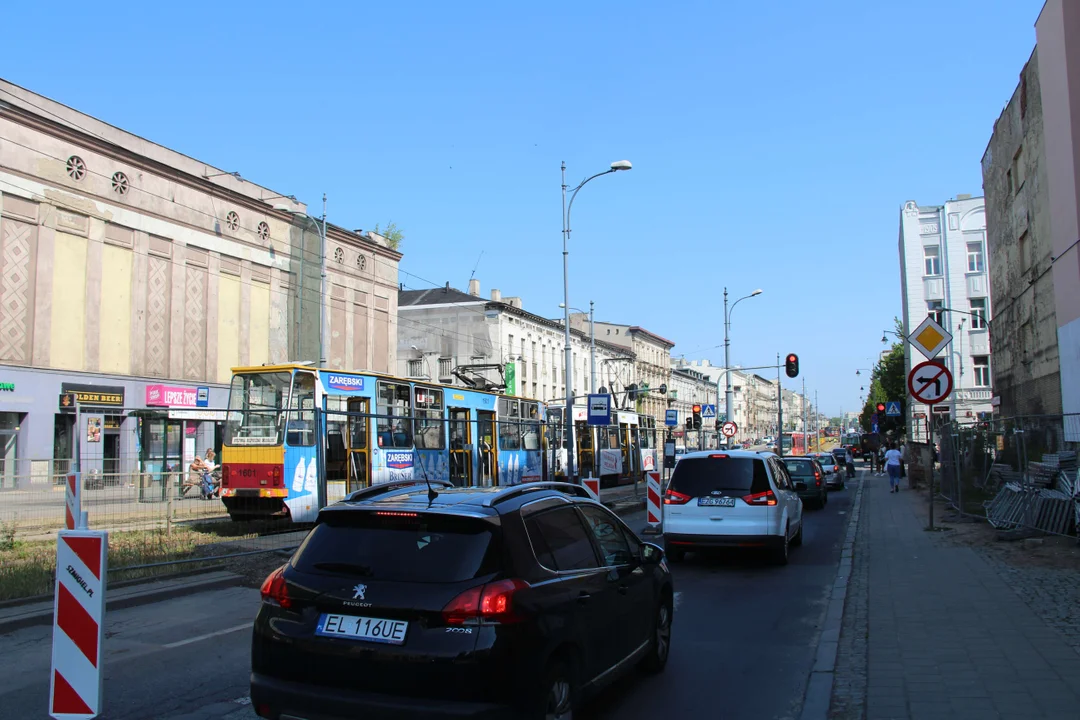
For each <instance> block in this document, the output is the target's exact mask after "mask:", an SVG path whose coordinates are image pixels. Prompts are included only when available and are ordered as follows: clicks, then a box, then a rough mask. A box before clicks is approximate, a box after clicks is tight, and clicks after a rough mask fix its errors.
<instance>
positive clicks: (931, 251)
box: [923, 245, 941, 275]
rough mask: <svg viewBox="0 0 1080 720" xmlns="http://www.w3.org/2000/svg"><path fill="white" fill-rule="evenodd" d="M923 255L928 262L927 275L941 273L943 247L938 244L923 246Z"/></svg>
mask: <svg viewBox="0 0 1080 720" xmlns="http://www.w3.org/2000/svg"><path fill="white" fill-rule="evenodd" d="M923 257H924V259H925V262H926V268H925V270H926V272H925V273H924V274H925V275H940V274H941V248H940V247H938V246H937V245H927V246H925V247H923Z"/></svg>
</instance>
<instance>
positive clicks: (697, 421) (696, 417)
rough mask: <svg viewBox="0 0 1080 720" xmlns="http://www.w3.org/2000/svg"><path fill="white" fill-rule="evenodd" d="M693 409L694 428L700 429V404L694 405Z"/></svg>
mask: <svg viewBox="0 0 1080 720" xmlns="http://www.w3.org/2000/svg"><path fill="white" fill-rule="evenodd" d="M693 411H694V429H695V430H700V429H701V406H700V405H695V406H694V407H693Z"/></svg>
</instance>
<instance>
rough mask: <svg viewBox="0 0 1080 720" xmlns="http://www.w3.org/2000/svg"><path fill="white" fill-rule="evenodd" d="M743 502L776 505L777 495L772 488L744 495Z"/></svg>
mask: <svg viewBox="0 0 1080 720" xmlns="http://www.w3.org/2000/svg"><path fill="white" fill-rule="evenodd" d="M743 502H744V503H746V504H747V505H775V504H776V496H775V495H773V491H772V490H766V491H765V492H759V493H753V494H752V495H743Z"/></svg>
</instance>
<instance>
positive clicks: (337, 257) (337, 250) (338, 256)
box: [334, 248, 345, 263]
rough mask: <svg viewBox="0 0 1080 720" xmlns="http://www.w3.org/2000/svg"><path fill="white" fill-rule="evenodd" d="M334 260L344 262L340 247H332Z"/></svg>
mask: <svg viewBox="0 0 1080 720" xmlns="http://www.w3.org/2000/svg"><path fill="white" fill-rule="evenodd" d="M334 262H336V263H343V262H345V251H344V250H342V249H341V248H334Z"/></svg>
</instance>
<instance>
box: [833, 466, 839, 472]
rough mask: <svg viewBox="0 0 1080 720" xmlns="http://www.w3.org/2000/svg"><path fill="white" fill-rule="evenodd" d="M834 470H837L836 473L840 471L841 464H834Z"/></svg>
mask: <svg viewBox="0 0 1080 720" xmlns="http://www.w3.org/2000/svg"><path fill="white" fill-rule="evenodd" d="M832 471H833V472H835V473H838V472H840V466H839V465H833V466H832Z"/></svg>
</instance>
